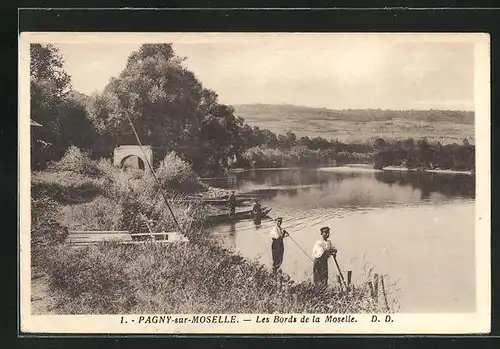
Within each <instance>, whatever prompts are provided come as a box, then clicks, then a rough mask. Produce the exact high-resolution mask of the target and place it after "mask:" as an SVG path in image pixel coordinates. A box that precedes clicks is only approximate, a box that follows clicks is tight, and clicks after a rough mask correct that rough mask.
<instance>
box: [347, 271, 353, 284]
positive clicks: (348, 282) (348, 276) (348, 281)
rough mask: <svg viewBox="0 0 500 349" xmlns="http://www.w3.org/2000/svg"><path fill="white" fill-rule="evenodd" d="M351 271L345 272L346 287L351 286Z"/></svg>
mask: <svg viewBox="0 0 500 349" xmlns="http://www.w3.org/2000/svg"><path fill="white" fill-rule="evenodd" d="M351 279H352V270H348V271H347V286H351Z"/></svg>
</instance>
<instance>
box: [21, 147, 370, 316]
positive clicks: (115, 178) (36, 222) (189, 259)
mask: <svg viewBox="0 0 500 349" xmlns="http://www.w3.org/2000/svg"><path fill="white" fill-rule="evenodd" d="M166 163H167V164H168V165H166V167H163V168H160V169H158V171H157V175H158V177H159V179H160V181H161V186H162V187H163V190H164V192H165V194H166V195H167V196H168V197H169V198H170V199H172V200H171V202H172V209H173V211H174V212H175V214H176V216H177V219H178V221H179V222H181V230H182V231H183V232H185V233H186V235H188V237H189V238H190V241H189V242H188V243H179V244H154V243H146V244H142V245H120V244H116V243H101V244H99V245H96V246H88V247H84V248H80V249H73V248H70V247H68V246H67V245H65V244H64V243H63V241H64V238H65V236H66V234H67V231H68V229H75V228H78V229H88V230H90V229H130V230H133V231H135V230H137V229H138V227H134V224H135V223H134V219H133V217H134V216H135V214H136V213H137V212H141V213H144V214H146V215H147V216H148V217H149V218H151V222H152V226H153V229H154V230H166V231H168V230H174V229H176V227H175V224H174V222H173V221H172V218H171V217H170V215H169V214H168V211H167V210H166V209H165V207H164V203H163V202H162V200H159V199H157V195H156V189H157V188H156V187H155V183H154V182H152V179H151V178H148V177H145V178H136V179H133V178H131V177H129V176H127V175H126V174H123V173H121V172H120V171H117V170H116V169H114V168H113V167H112V166H111V165H110V164H109V163H108V162H107V161H105V160H101V161H93V160H90V159H89V158H88V156H86V155H85V154H83V153H81V152H80V151H78V149H74V148H73V149H70V151H68V153H67V154H66V156H65V157H64V158H63V159H62V160H61V162H60V163H58V164H55V165H54V166H52V167H51V168H50V169H49V171H47V172H40V173H35V174H34V175H33V178H32V232H31V234H32V257H33V258H32V267H33V268H34V269H36V270H37V271H38V272H39V271H43V272H44V273H46V274H47V275H48V280H49V286H50V292H51V293H52V295H53V296H54V298H55V308H54V309H53V311H54V312H56V313H60V314H118V313H122V314H123V313H193V312H194V313H243V312H251V313H253V312H259V313H272V312H283V313H286V312H297V313H300V312H308V313H321V312H332V313H345V312H373V311H377V310H379V309H377V307H378V305H377V304H376V303H375V302H374V301H373V300H372V299H371V297H369V292H368V290H367V289H366V288H364V287H359V288H357V289H356V291H355V292H353V293H349V294H342V293H340V292H339V290H338V289H336V288H334V287H331V288H329V289H327V290H326V291H324V292H319V291H318V289H316V288H315V287H314V286H313V285H312V284H311V283H309V282H302V283H296V282H294V281H293V280H290V279H289V277H287V276H286V275H285V276H283V277H276V276H275V275H272V274H270V272H269V271H268V270H267V268H266V267H265V266H263V265H260V264H258V263H256V262H252V261H249V260H247V259H245V258H243V257H241V256H239V255H236V254H234V253H231V252H230V251H228V250H225V249H223V248H221V247H220V246H218V245H217V244H215V243H214V242H213V241H212V240H210V239H209V237H207V236H205V235H204V233H203V230H202V224H203V217H205V216H206V215H207V214H209V213H210V210H211V208H210V207H207V206H203V205H201V203H199V202H197V201H184V200H176V198H183V197H184V196H183V195H185V192H186V190H189V189H192V188H194V189H193V190H196V192H193V193H192V194H200V192H201V193H203V192H207V191H208V192H210V190H209V189H210V188H207V187H206V186H203V185H202V184H201V183H200V182H199V180H198V178H197V177H196V176H195V175H193V174H192V172H191V171H190V168H189V166H187V165H186V164H185V163H183V162H182V161H181V160H180V159H178V158H177V157H175V155H171V158H170V161H169V162H166ZM65 164H66V165H65ZM67 189H71V190H70V191H68V190H67ZM75 198H77V199H75ZM33 274H34V273H33Z"/></svg>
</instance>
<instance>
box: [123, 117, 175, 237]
mask: <svg viewBox="0 0 500 349" xmlns="http://www.w3.org/2000/svg"><path fill="white" fill-rule="evenodd" d="M125 116H126V117H127V118H128V121H129V122H130V126H132V131H134V135H135V138H136V139H137V143H139V147H140V148H141V151H142V153H143V155H144V159H145V160H146V163H147V164H148V167H149V170H150V172H151V174H152V175H153V178H154V180H155V182H156V185H158V191H159V192H160V194H161V196H162V197H163V200H164V201H165V204H166V205H167V208H168V210H169V211H170V214H171V215H172V218H173V220H174V222H175V224H176V225H177V228H178V229H179V231H180V232H182V229H181V226H180V224H179V222H178V221H177V219H176V218H175V214H174V212H173V211H172V208H171V207H170V205H169V203H168V200H167V198H166V196H165V193H163V190H162V189H161V183H160V181H159V180H158V178H157V177H156V174H155V172H154V171H153V166H152V165H151V164H150V163H149V160H148V156H147V155H146V152H145V151H144V148H143V147H142V143H141V140H140V139H139V135H138V134H137V131H136V130H135V127H134V124H133V123H132V119H131V118H130V116H129V115H128V114H125Z"/></svg>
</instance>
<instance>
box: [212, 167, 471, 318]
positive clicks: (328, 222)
mask: <svg viewBox="0 0 500 349" xmlns="http://www.w3.org/2000/svg"><path fill="white" fill-rule="evenodd" d="M228 176H229V177H231V179H232V180H231V181H220V180H219V181H218V183H212V184H213V185H218V186H221V187H227V188H232V189H236V190H238V191H241V192H253V193H254V194H255V195H256V196H258V197H259V198H260V200H261V204H262V206H267V207H271V208H272V211H271V213H270V216H271V217H277V216H281V217H283V227H284V228H285V229H286V230H287V231H288V232H289V233H290V235H291V236H292V237H293V239H294V240H295V241H296V242H297V244H298V245H297V244H296V243H295V242H294V241H292V240H290V239H285V256H284V262H283V267H282V268H283V272H285V273H287V274H289V275H291V276H292V277H293V278H294V279H295V280H297V281H302V280H306V279H311V278H312V263H311V260H310V259H309V257H308V256H306V254H305V253H304V251H302V249H304V250H305V251H306V252H307V253H308V254H309V256H310V255H311V254H312V247H313V245H314V243H315V241H316V240H318V239H319V237H320V235H319V229H320V228H321V227H323V226H329V227H330V228H331V236H330V239H331V240H332V242H333V244H334V245H335V247H336V248H337V250H338V254H337V258H338V261H339V263H340V266H341V269H342V270H343V272H344V276H345V273H346V271H347V270H352V275H353V282H354V283H362V282H364V281H366V280H367V278H368V275H370V270H371V272H372V273H378V274H382V275H385V284H386V288H387V291H388V299H389V303H390V304H391V307H392V309H394V310H395V311H400V312H417V313H429V312H473V311H475V299H476V295H475V252H474V251H475V245H474V244H475V231H474V222H475V216H474V214H475V213H474V210H475V207H474V206H475V204H474V198H475V177H474V176H471V175H466V174H440V173H432V174H431V173H416V172H392V171H380V172H374V171H372V170H367V169H359V168H320V169H272V170H271V169H270V170H252V171H244V172H237V173H231V174H229V175H228ZM273 224H274V223H273V221H272V220H269V219H267V220H263V221H262V222H261V224H260V225H256V224H255V223H254V222H253V221H251V220H244V221H239V222H236V223H233V224H222V225H218V226H215V227H212V228H210V229H209V231H210V233H211V234H212V236H214V238H215V239H218V240H219V241H220V243H221V244H222V245H224V246H225V247H228V248H231V249H233V250H235V251H237V252H239V253H241V254H242V255H243V256H245V257H247V258H250V259H253V260H257V261H259V262H260V263H263V264H265V265H267V266H270V264H271V251H270V238H269V229H270V227H271V226H272V225H273ZM299 246H300V247H299ZM301 248H302V249H301ZM329 273H330V280H336V275H337V274H338V272H337V270H336V267H335V264H334V263H333V261H332V262H330V266H329ZM370 279H371V276H370Z"/></svg>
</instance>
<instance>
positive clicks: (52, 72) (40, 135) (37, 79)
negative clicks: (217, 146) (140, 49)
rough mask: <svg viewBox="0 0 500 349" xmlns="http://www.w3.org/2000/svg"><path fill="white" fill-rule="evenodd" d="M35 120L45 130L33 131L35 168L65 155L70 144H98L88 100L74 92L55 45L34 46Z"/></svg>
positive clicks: (86, 146) (32, 91)
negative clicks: (90, 118) (88, 113)
mask: <svg viewBox="0 0 500 349" xmlns="http://www.w3.org/2000/svg"><path fill="white" fill-rule="evenodd" d="M30 97H31V99H30V107H31V118H32V119H33V120H35V121H36V122H38V123H40V124H41V125H42V126H41V127H35V128H32V138H31V141H32V143H31V144H32V153H31V155H32V156H31V160H32V167H33V168H36V169H38V168H43V167H45V166H46V165H47V163H48V162H49V161H55V160H58V159H59V158H61V157H62V156H63V155H64V152H65V151H66V149H67V148H68V147H69V146H70V145H76V146H78V147H80V148H84V149H91V148H92V146H93V145H94V144H95V142H96V136H97V135H96V133H95V130H94V126H93V124H92V122H90V120H89V119H88V118H87V111H86V107H85V103H86V101H85V100H84V99H82V97H81V96H78V95H77V94H76V93H75V92H74V91H71V77H70V76H69V75H68V74H67V73H66V71H65V70H64V60H63V57H62V55H61V54H60V52H59V50H58V49H57V48H56V47H55V46H53V45H50V44H49V45H42V44H31V47H30Z"/></svg>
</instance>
